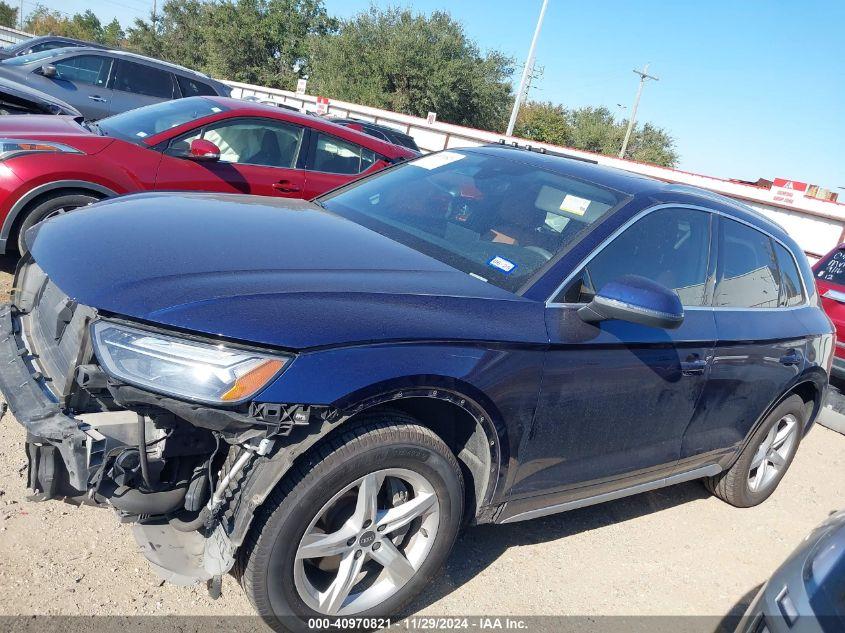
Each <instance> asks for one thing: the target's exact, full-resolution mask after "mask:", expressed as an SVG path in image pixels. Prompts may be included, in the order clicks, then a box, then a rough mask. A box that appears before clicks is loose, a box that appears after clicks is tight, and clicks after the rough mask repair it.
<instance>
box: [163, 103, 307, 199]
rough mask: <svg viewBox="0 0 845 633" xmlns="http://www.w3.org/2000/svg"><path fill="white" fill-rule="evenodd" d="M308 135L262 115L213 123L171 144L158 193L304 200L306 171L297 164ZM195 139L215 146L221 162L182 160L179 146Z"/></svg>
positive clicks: (303, 130)
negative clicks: (202, 192)
mask: <svg viewBox="0 0 845 633" xmlns="http://www.w3.org/2000/svg"><path fill="white" fill-rule="evenodd" d="M305 132H306V130H305V129H304V128H303V127H301V126H298V125H293V124H291V123H287V122H284V121H279V120H277V119H271V118H261V117H243V118H238V119H228V120H224V121H218V122H216V123H211V124H209V125H207V126H205V127H203V128H201V129H198V130H195V131H193V132H191V133H189V134H187V135H182V136H180V137H178V138H176V139H174V140H173V141H171V143H170V144H169V147H168V149H166V150H165V151H164V157H163V158H162V161H161V164H160V165H159V170H158V175H157V176H156V189H163V190H168V189H169V190H192V191H224V192H231V193H249V194H254V195H259V196H275V197H282V198H301V197H303V193H302V192H303V189H304V185H305V172H304V171H303V170H302V169H300V168H299V167H298V161H299V160H300V154H301V148H302V146H303V143H304V142H305V139H306V137H307V134H306V133H305ZM196 138H203V139H205V140H208V141H211V142H212V143H214V144H215V145H217V147H218V148H219V149H220V160H218V161H215V162H210V161H202V162H200V161H193V160H190V159H187V158H182V157H179V155H180V154H181V153H182V152H181V151H180V149H179V148H180V147H184V146H185V144H188V143H190V142H191V141H192V140H193V139H196Z"/></svg>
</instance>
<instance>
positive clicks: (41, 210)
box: [18, 193, 99, 255]
mask: <svg viewBox="0 0 845 633" xmlns="http://www.w3.org/2000/svg"><path fill="white" fill-rule="evenodd" d="M97 200H99V198H96V197H94V196H92V195H88V194H82V193H71V194H59V195H56V196H54V197H52V198H48V199H46V200H43V201H42V202H39V203H38V204H37V205H36V206H35V207H34V208H33V209H31V210H30V211H29V212H28V213H27V214H26V216H25V217H24V218H23V221H22V222H21V226H20V229H19V230H18V252H19V253H20V254H21V255H23V254H24V253H25V252H26V250H27V249H26V245H25V244H24V234H25V233H26V232H27V230H29V229H30V228H31V227H33V226H35V225H36V224H38V223H39V222H41V221H43V220H47V219H49V218H52V217H55V216H58V215H62V214H63V213H67V212H68V211H72V210H74V209H78V208H79V207H84V206H86V205H89V204H91V203H93V202H97Z"/></svg>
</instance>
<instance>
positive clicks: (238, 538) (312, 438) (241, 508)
mask: <svg viewBox="0 0 845 633" xmlns="http://www.w3.org/2000/svg"><path fill="white" fill-rule="evenodd" d="M408 398H433V399H435V400H441V401H445V402H449V403H451V404H454V405H456V406H458V407H460V408H461V409H463V410H464V411H466V412H467V413H468V414H469V415H470V416H471V417H472V418H473V419H474V420H475V421H476V422H477V423H478V424H479V425H480V426H481V428H482V429H483V430H484V433H485V434H486V435H487V439H488V447H489V448H490V454H491V459H490V477H489V479H488V484H487V489H486V490H485V493H484V498H483V499H481V500H480V503H479V506H478V507H479V509H483V508H484V507H486V505H487V504H488V503H489V501H490V499H491V498H492V497H493V493H494V492H495V490H496V487H497V483H498V479H499V474H500V469H501V464H502V463H503V460H505V463H506V460H508V459H509V454H508V451H509V448H508V446H507V442H506V441H505V438H504V437H503V436H501V435H499V434H498V427H499V424H498V423H497V421H496V420H495V418H491V416H490V415H489V414H488V413H487V411H486V410H485V409H484V408H483V407H482V406H481V405H480V404H478V403H477V402H476V401H475V400H473V399H472V398H470V397H468V396H466V395H464V394H462V393H460V392H458V391H454V390H451V389H444V388H443V387H413V388H406V389H394V390H392V391H387V392H384V393H380V394H378V395H375V396H370V397H369V398H367V399H364V400H358V401H355V402H350V403H348V404H346V406H344V407H343V408H336V407H310V408H309V417H310V421H309V423H308V425H307V426H299V427H296V428H295V431H294V433H292V434H291V436H292V437H293V441H291V442H288V443H285V444H284V445H283V446H281V447H279V448H278V449H277V450H275V451H274V452H273V453H271V454H270V455H267V456H266V457H261V458H259V459H258V461H256V462H255V463H254V464H253V465H252V466H251V467H250V469H249V470H250V472H249V474H248V475H247V476H246V477H245V479H244V481H243V482H242V485H241V486H239V487H240V495H239V496H240V498H239V499H238V500H237V501H235V502H234V504H233V505H234V507H233V508H232V510H234V516H232V520H231V523H229V525H230V526H231V529H230V530H229V540H230V541H231V543H232V545H233V546H234V547H236V548H237V547H240V546H241V545H242V544H243V542H244V539H245V538H246V535H247V533H248V532H249V528H250V526H251V525H252V521H253V519H254V517H255V513H256V511H257V510H258V509H259V508H260V507H261V505H262V504H263V503H264V502H265V501H266V499H267V497H269V496H270V493H271V492H272V491H273V489H274V488H275V487H276V486H277V485H278V484H279V482H280V481H281V480H282V478H283V477H284V476H285V475H286V474H287V473H288V471H289V470H290V469H291V467H292V466H293V464H294V463H295V461H296V460H297V459H298V458H299V457H300V456H302V455H303V454H305V453H306V452H308V451H309V450H310V449H311V448H312V447H313V446H314V445H316V444H317V443H318V442H320V441H321V440H322V439H324V438H325V437H326V436H327V435H328V434H329V433H332V432H334V431H335V430H336V429H338V428H341V427H342V426H343V425H344V424H345V423H347V422H348V421H350V420H351V419H353V418H355V417H357V416H359V415H360V414H361V413H363V412H365V411H367V410H370V409H373V408H374V407H377V406H381V405H384V404H388V403H390V402H392V401H397V400H403V399H408ZM309 427H310V428H309ZM296 431H300V433H302V435H300V434H299V433H296Z"/></svg>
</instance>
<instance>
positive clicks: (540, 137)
mask: <svg viewBox="0 0 845 633" xmlns="http://www.w3.org/2000/svg"><path fill="white" fill-rule="evenodd" d="M627 127H628V121H627V120H625V119H623V120H619V121H617V120H616V119H615V118H614V116H613V113H612V112H611V111H610V110H608V109H607V108H604V107H599V108H594V107H584V108H575V109H569V108H564V107H563V106H560V105H555V104H553V103H538V102H529V103H526V104H525V105H524V106H522V108H521V109H520V111H519V118H518V119H517V123H516V127H515V128H514V134H515V135H516V136H521V137H523V138H527V139H531V140H534V141H541V142H544V143H552V144H554V145H563V146H565V147H573V148H575V149H581V150H585V151H588V152H596V153H598V154H606V155H609V156H616V155H618V153H619V150H620V148H621V147H622V141H623V140H624V138H625V130H626V129H627ZM625 158H630V159H633V160H638V161H641V162H644V163H653V164H656V165H663V166H665V167H674V166H675V165H677V163H678V153H677V151H676V150H675V140H674V139H673V138H672V137H671V136H670V135H669V134H668V133H667V132H666V131H665V130H664V129H662V128H659V127H657V126H655V125H653V124H651V123H645V124H644V125H642V126H640V125H635V126H634V130H633V131H632V133H631V139H630V140H629V141H628V147H627V149H626V151H625Z"/></svg>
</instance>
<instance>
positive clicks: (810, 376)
mask: <svg viewBox="0 0 845 633" xmlns="http://www.w3.org/2000/svg"><path fill="white" fill-rule="evenodd" d="M808 383H809V384H812V385H814V386H815V387H816V389H817V390H818V392H819V402H818V403H817V404H816V405H814V407H813V409H812V411H810V416H809V418H808V419H807V421H806V422H805V423H804V429H803V432H804V433H806V432H807V431H808V430H809V429H810V427H811V426H812V424H813V422H814V421H815V419H816V418H817V417H818V415H819V413H820V412H821V410H822V406H823V405H824V397H825V385H826V384H827V378H826V375H825V373H824V371H823V370H822V369H821V368H819V367H813V368H808V369H806V370H805V371H803V372H801V373H800V374H798V375H797V376H796V377H795V378H794V379H793V380H792V381H790V382H789V383H788V385H787V387H786V388H785V389H784V390H783V391H782V392H781V393H780V394H779V395H778V396H777V397H776V398H775V399H774V400H772V402H771V403H769V406H768V407H766V409H765V410H764V411H763V413H762V414H761V415H760V417H758V418H757V419H756V420H755V421H754V424H753V425H751V429H750V430H749V431H748V433H747V434H746V435H745V438H744V439H743V441H742V444H741V445H740V446H739V447H738V448H737V449H736V451H735V452H734V453H733V454H732V455H731V459H730V461H729V462H728V463H727V465H726V466H725V467H724V468H723V469H722V470H723V471H724V470H727V469H728V468H730V467H731V466H733V465H734V464H735V463H736V461H737V460H738V459H739V457H740V455H742V452H743V451H744V450H745V447H746V446H748V443H749V442H750V441H751V438H752V437H753V436H754V434H755V433H756V432H757V429H759V428H760V425H761V424H763V421H764V420H765V419H766V418H767V417H768V415H769V414H770V413H771V412H772V411H774V410H775V408H776V407H777V406H778V405H780V403H781V402H783V401H784V400H786V398H787V397H789V395H791V394H792V393H793V392H794V391H795V389H796V387H799V386H800V385H803V384H808Z"/></svg>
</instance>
